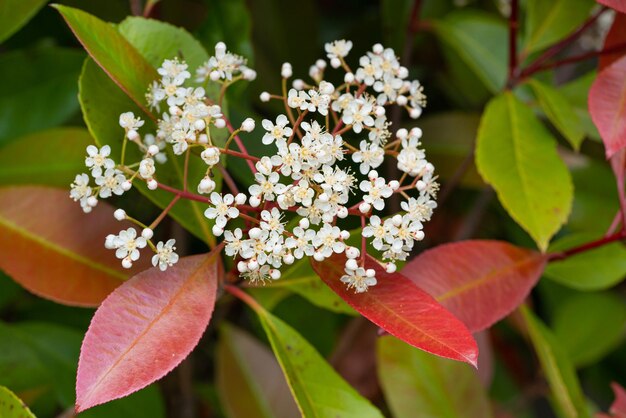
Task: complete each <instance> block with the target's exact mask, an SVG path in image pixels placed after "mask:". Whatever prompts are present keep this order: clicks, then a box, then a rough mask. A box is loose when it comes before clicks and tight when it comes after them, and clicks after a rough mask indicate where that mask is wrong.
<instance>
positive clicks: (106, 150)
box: [85, 145, 115, 177]
mask: <svg viewBox="0 0 626 418" xmlns="http://www.w3.org/2000/svg"><path fill="white" fill-rule="evenodd" d="M109 155H111V147H110V146H108V145H105V146H103V147H102V148H100V149H98V148H97V147H96V146H94V145H89V146H87V157H86V158H85V165H86V166H87V168H91V175H92V176H94V177H100V176H101V175H102V170H103V169H104V170H106V169H109V168H113V167H115V162H114V161H113V160H112V159H110V158H108V157H109Z"/></svg>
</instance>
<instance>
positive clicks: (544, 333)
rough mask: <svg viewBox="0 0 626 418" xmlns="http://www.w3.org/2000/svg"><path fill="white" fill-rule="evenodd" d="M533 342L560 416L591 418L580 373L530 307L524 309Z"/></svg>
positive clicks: (523, 312) (525, 319)
mask: <svg viewBox="0 0 626 418" xmlns="http://www.w3.org/2000/svg"><path fill="white" fill-rule="evenodd" d="M521 312H522V315H523V317H524V321H525V323H526V326H527V327H528V334H529V336H530V340H531V342H532V344H533V347H534V348H535V352H536V353H537V357H538V358H539V363H540V364H541V369H542V371H543V373H544V375H545V377H546V380H547V381H548V384H549V385H550V390H551V391H552V395H553V396H554V406H555V408H556V409H557V411H558V412H559V413H558V414H557V415H558V416H560V417H564V418H587V417H589V416H590V414H589V411H588V409H587V404H586V400H585V397H584V395H583V392H582V389H581V387H580V382H579V381H578V377H577V376H576V370H574V366H572V363H571V361H570V359H569V357H568V356H567V353H566V352H565V350H564V349H563V347H561V345H560V341H559V340H558V339H557V338H556V337H555V336H554V334H552V332H551V331H550V330H549V329H548V327H546V326H545V325H544V324H543V322H541V321H540V320H539V319H538V318H537V317H536V316H535V314H533V313H532V311H530V309H528V308H527V307H526V306H522V307H521Z"/></svg>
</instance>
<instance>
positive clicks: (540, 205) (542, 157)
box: [476, 92, 573, 251]
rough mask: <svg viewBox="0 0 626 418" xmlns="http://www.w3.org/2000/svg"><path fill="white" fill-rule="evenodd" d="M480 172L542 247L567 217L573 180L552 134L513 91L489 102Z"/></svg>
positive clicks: (480, 134) (483, 122)
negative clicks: (558, 151)
mask: <svg viewBox="0 0 626 418" xmlns="http://www.w3.org/2000/svg"><path fill="white" fill-rule="evenodd" d="M476 164H477V167H478V171H479V173H480V174H481V176H482V177H483V179H485V181H486V182H487V183H489V184H491V185H492V186H493V187H494V189H495V190H496V192H497V193H498V198H499V199H500V202H501V203H502V205H503V206H504V208H505V209H506V210H507V211H508V213H509V214H510V215H511V217H512V218H513V219H515V221H516V222H517V223H518V224H520V225H521V226H522V228H524V229H525V230H526V231H527V232H528V233H529V234H530V235H531V236H532V237H533V239H534V240H535V242H536V243H537V245H538V246H539V248H540V249H541V250H542V251H544V250H545V249H546V248H547V246H548V242H549V241H550V238H551V237H552V236H553V235H554V234H555V233H556V232H557V231H558V230H559V229H560V227H561V225H563V224H564V223H565V221H566V220H567V217H568V216H569V213H570V210H571V206H572V199H573V190H572V180H571V177H570V174H569V171H568V170H567V167H566V166H565V164H564V163H563V161H562V160H561V158H560V157H559V155H558V154H557V152H556V143H555V140H554V138H553V137H552V136H551V135H550V133H549V132H548V131H547V130H546V128H545V127H544V126H543V125H542V124H541V122H539V121H538V120H537V118H536V117H535V115H534V114H533V112H532V110H530V109H529V108H528V107H527V106H526V105H524V104H523V103H522V102H520V101H519V100H518V99H516V98H515V96H513V94H512V93H510V92H506V93H503V94H501V95H499V96H497V97H495V98H494V99H493V100H492V101H491V102H490V103H489V105H488V106H487V109H486V110H485V113H484V114H483V118H482V120H481V124H480V128H479V130H478V139H477V144H476Z"/></svg>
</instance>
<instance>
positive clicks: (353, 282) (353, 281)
mask: <svg viewBox="0 0 626 418" xmlns="http://www.w3.org/2000/svg"><path fill="white" fill-rule="evenodd" d="M345 271H346V274H345V275H343V276H342V277H341V279H340V280H341V281H342V282H343V283H345V284H346V285H348V289H354V292H355V293H363V292H367V289H368V288H369V287H370V286H375V285H376V283H377V281H376V277H374V276H371V277H370V276H368V275H367V274H366V271H365V269H364V268H363V267H358V268H357V269H356V270H349V269H346V270H345Z"/></svg>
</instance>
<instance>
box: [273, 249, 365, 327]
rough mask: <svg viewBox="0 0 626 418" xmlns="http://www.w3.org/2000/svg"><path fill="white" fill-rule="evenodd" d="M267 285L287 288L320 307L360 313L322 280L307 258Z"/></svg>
mask: <svg viewBox="0 0 626 418" xmlns="http://www.w3.org/2000/svg"><path fill="white" fill-rule="evenodd" d="M266 287H269V288H286V289H289V290H290V291H292V292H293V293H297V294H298V295H300V296H302V297H303V298H305V299H307V300H308V301H309V302H311V303H312V304H314V305H316V306H319V307H320V308H324V309H327V310H329V311H332V312H336V313H342V314H347V315H358V313H357V312H356V311H355V310H354V309H352V308H351V307H350V305H348V304H347V303H346V302H345V301H344V300H343V299H341V298H340V297H339V296H338V295H337V294H336V293H335V292H333V291H332V290H330V288H329V287H328V286H326V285H325V284H324V282H323V281H322V280H320V278H319V276H318V275H317V273H315V272H314V271H313V267H312V266H311V263H310V262H309V260H308V259H306V258H305V259H302V260H299V261H298V262H296V263H295V264H294V265H293V266H291V267H290V268H289V269H287V270H286V271H285V272H284V273H283V275H282V276H281V278H280V280H277V281H274V282H272V283H270V284H269V285H267V286H266Z"/></svg>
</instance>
